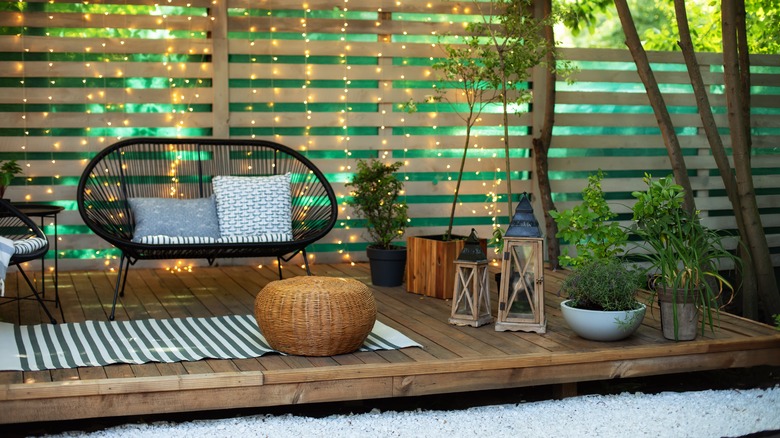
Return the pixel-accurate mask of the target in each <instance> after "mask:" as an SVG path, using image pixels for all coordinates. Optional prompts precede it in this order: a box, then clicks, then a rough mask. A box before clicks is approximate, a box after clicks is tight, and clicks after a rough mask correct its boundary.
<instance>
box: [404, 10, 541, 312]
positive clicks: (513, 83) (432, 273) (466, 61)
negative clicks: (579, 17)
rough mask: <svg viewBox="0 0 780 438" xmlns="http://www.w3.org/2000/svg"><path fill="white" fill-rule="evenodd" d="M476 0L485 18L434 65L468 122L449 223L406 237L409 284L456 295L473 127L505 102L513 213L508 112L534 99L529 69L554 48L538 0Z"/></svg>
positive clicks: (440, 88)
mask: <svg viewBox="0 0 780 438" xmlns="http://www.w3.org/2000/svg"><path fill="white" fill-rule="evenodd" d="M472 2H473V6H474V7H475V10H478V11H480V13H481V15H482V21H481V22H473V23H469V24H468V25H467V27H466V32H467V34H466V35H459V38H460V41H462V43H461V44H458V45H452V44H441V45H440V46H441V47H442V48H443V49H444V51H445V54H446V57H444V58H443V59H441V60H439V61H437V62H435V63H434V64H433V66H432V67H433V69H434V70H435V71H437V72H438V74H439V78H440V80H439V83H438V84H437V86H436V89H437V91H438V92H439V93H440V94H439V99H440V100H447V97H448V96H449V95H448V94H447V93H446V92H447V90H452V89H453V88H455V89H457V90H458V93H456V94H454V98H453V99H452V100H451V101H449V103H450V104H452V108H453V109H454V110H455V112H456V113H458V115H459V116H461V118H462V119H463V122H464V127H465V137H464V146H463V154H462V156H461V160H460V168H459V171H458V178H457V182H456V187H455V191H454V196H453V200H452V206H451V209H450V216H449V223H448V226H447V230H446V232H445V233H444V234H443V235H434V236H410V237H408V238H407V247H408V249H409V259H408V267H407V282H406V283H407V284H406V285H407V289H408V290H409V291H410V292H414V293H421V294H424V295H428V296H434V297H437V298H450V297H451V296H452V290H453V283H454V274H455V271H454V268H453V267H452V265H453V261H454V260H455V257H457V255H458V254H459V253H460V251H461V249H462V248H463V239H465V236H453V235H452V228H453V223H454V217H455V207H456V205H457V203H458V196H459V195H460V186H461V181H462V178H463V171H464V164H465V161H466V158H467V153H468V150H469V142H470V138H471V135H472V132H473V131H472V129H473V127H474V125H475V123H476V122H477V121H478V120H479V119H480V114H481V113H482V111H483V109H484V108H485V107H486V106H487V105H489V104H493V103H497V104H499V105H500V106H501V111H500V112H501V114H502V116H503V117H502V123H501V125H502V126H503V130H504V135H503V142H504V160H505V163H504V164H505V170H504V171H505V172H506V178H505V181H506V184H507V187H506V189H507V192H506V196H505V197H506V201H507V214H508V215H510V216H511V214H512V212H513V211H514V209H513V208H512V199H513V196H512V187H511V182H512V171H511V168H510V149H511V148H510V144H509V141H510V138H511V134H512V133H511V132H510V131H509V126H510V124H509V118H508V117H509V114H510V113H518V114H519V113H520V112H521V111H522V109H523V108H525V105H524V104H526V103H528V102H529V101H530V99H531V93H530V91H529V90H527V89H526V82H527V80H528V78H529V76H530V71H531V69H532V68H533V67H534V66H536V65H538V64H540V63H542V62H543V60H544V58H545V55H546V53H548V52H549V51H550V50H552V49H553V48H552V47H550V46H549V45H548V44H547V43H546V40H545V39H544V36H543V35H542V33H541V32H540V29H541V28H542V26H543V25H544V24H545V23H546V22H547V20H545V19H535V18H533V14H532V13H531V11H532V10H533V2H530V1H528V0H491V1H489V2H479V1H475V0H472ZM483 7H484V9H483ZM549 67H554V66H549ZM456 99H457V100H456ZM411 107H416V105H408V104H407V109H409V108H411ZM459 109H462V110H459ZM480 244H481V245H482V247H483V250H485V251H486V249H487V241H486V240H482V239H480Z"/></svg>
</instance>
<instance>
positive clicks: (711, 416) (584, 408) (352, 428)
mask: <svg viewBox="0 0 780 438" xmlns="http://www.w3.org/2000/svg"><path fill="white" fill-rule="evenodd" d="M765 431H780V386H776V387H774V388H770V389H748V390H737V389H731V390H717V391H713V390H708V391H698V392H679V393H678V392H663V393H660V394H652V395H651V394H643V393H623V394H619V395H586V396H580V397H571V398H567V399H563V400H549V401H541V402H533V403H520V404H504V405H495V406H482V407H475V408H470V409H465V410H454V411H426V410H417V411H411V412H391V411H387V412H379V411H378V410H374V411H372V412H370V413H367V414H357V415H332V416H329V417H324V418H311V417H302V416H295V415H289V414H288V415H279V416H274V415H255V416H247V417H237V418H227V419H219V420H197V421H191V422H186V423H172V422H156V423H149V424H128V425H123V426H118V427H114V428H110V429H105V430H101V431H97V432H91V433H82V432H68V433H64V434H61V435H50V436H63V437H76V436H78V437H82V436H83V437H134V438H136V437H162V436H176V437H209V438H216V437H250V436H251V437H273V438H276V437H280V438H283V437H294V438H305V437H330V438H336V437H361V438H362V437H447V438H458V437H468V438H473V437H478V436H483V437H500V436H506V437H513V436H522V437H524V438H533V437H543V438H547V437H577V438H579V437H588V436H591V437H602V438H609V437H620V438H624V437H632V438H633V437H652V438H656V437H675V438H677V437H736V436H743V435H748V434H752V433H757V432H765ZM764 436H766V435H764Z"/></svg>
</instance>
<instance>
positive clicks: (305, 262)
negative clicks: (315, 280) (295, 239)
mask: <svg viewBox="0 0 780 438" xmlns="http://www.w3.org/2000/svg"><path fill="white" fill-rule="evenodd" d="M301 254H302V255H303V264H304V265H305V266H306V275H309V276H310V275H311V269H309V258H308V257H306V248H303V249H302V250H301Z"/></svg>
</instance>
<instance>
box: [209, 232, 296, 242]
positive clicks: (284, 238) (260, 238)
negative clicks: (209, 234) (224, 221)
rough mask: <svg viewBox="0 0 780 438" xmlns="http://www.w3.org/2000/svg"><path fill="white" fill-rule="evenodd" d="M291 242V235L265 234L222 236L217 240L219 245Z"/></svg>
mask: <svg viewBox="0 0 780 438" xmlns="http://www.w3.org/2000/svg"><path fill="white" fill-rule="evenodd" d="M290 240H292V233H266V234H260V235H257V236H222V237H220V238H219V239H217V242H221V243H262V242H288V241H290Z"/></svg>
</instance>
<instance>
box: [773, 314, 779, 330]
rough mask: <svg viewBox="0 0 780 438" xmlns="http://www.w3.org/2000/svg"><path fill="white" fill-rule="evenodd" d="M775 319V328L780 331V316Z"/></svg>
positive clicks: (775, 316)
mask: <svg viewBox="0 0 780 438" xmlns="http://www.w3.org/2000/svg"><path fill="white" fill-rule="evenodd" d="M773 318H774V319H775V328H776V329H777V330H780V314H777V315H774V316H773Z"/></svg>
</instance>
